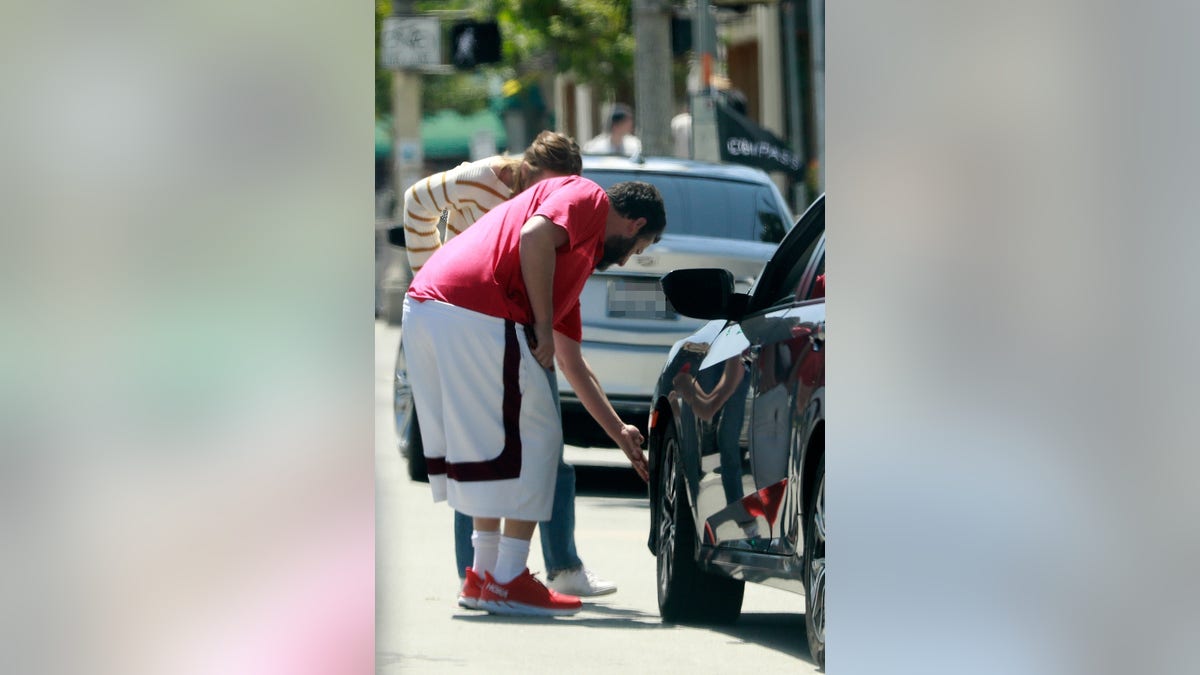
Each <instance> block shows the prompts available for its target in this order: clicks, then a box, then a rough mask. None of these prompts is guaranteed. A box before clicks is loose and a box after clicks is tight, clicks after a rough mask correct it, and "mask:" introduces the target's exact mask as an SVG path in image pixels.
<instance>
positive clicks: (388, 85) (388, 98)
mask: <svg viewBox="0 0 1200 675" xmlns="http://www.w3.org/2000/svg"><path fill="white" fill-rule="evenodd" d="M391 13H392V0H375V116H376V117H383V116H386V115H390V114H391V112H392V71H390V70H388V69H387V68H382V67H380V65H379V29H380V28H381V27H382V26H383V17H385V16H388V15H389V14H391Z"/></svg>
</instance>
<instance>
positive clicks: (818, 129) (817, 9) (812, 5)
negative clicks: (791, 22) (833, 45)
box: [808, 0, 825, 190]
mask: <svg viewBox="0 0 1200 675" xmlns="http://www.w3.org/2000/svg"><path fill="white" fill-rule="evenodd" d="M808 17H809V22H808V34H809V43H810V44H811V45H812V56H811V62H812V79H811V82H812V97H813V150H814V154H816V159H817V185H818V189H819V190H824V189H825V0H808Z"/></svg>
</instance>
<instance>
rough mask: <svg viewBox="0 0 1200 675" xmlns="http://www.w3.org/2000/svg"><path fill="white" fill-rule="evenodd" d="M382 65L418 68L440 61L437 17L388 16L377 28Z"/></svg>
mask: <svg viewBox="0 0 1200 675" xmlns="http://www.w3.org/2000/svg"><path fill="white" fill-rule="evenodd" d="M379 61H380V64H379V65H381V66H383V67H384V68H419V67H422V66H437V65H441V63H442V31H441V22H440V20H439V19H438V18H437V17H427V16H388V17H384V19H383V26H382V28H381V29H380V31H379Z"/></svg>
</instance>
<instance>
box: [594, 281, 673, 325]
mask: <svg viewBox="0 0 1200 675" xmlns="http://www.w3.org/2000/svg"><path fill="white" fill-rule="evenodd" d="M608 315H609V316H610V317H615V318H624V319H674V318H676V317H677V315H676V314H675V308H674V307H671V303H669V302H667V296H665V295H663V292H662V288H660V287H659V285H658V279H638V278H621V277H618V278H615V279H609V281H608Z"/></svg>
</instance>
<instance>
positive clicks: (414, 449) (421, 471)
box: [405, 409, 429, 483]
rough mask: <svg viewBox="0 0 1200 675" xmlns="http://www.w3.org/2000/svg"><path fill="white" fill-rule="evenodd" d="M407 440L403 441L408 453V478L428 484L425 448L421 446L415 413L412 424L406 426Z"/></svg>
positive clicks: (414, 412) (414, 413)
mask: <svg viewBox="0 0 1200 675" xmlns="http://www.w3.org/2000/svg"><path fill="white" fill-rule="evenodd" d="M407 435H408V438H407V439H405V443H406V446H407V448H408V452H407V453H406V456H405V459H407V460H408V477H409V478H411V479H413V480H415V481H417V482H418V483H428V482H429V470H428V468H427V467H426V466H425V447H424V446H423V445H421V425H420V424H418V423H417V411H416V410H415V409H414V410H413V411H412V424H410V425H408V434H407Z"/></svg>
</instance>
